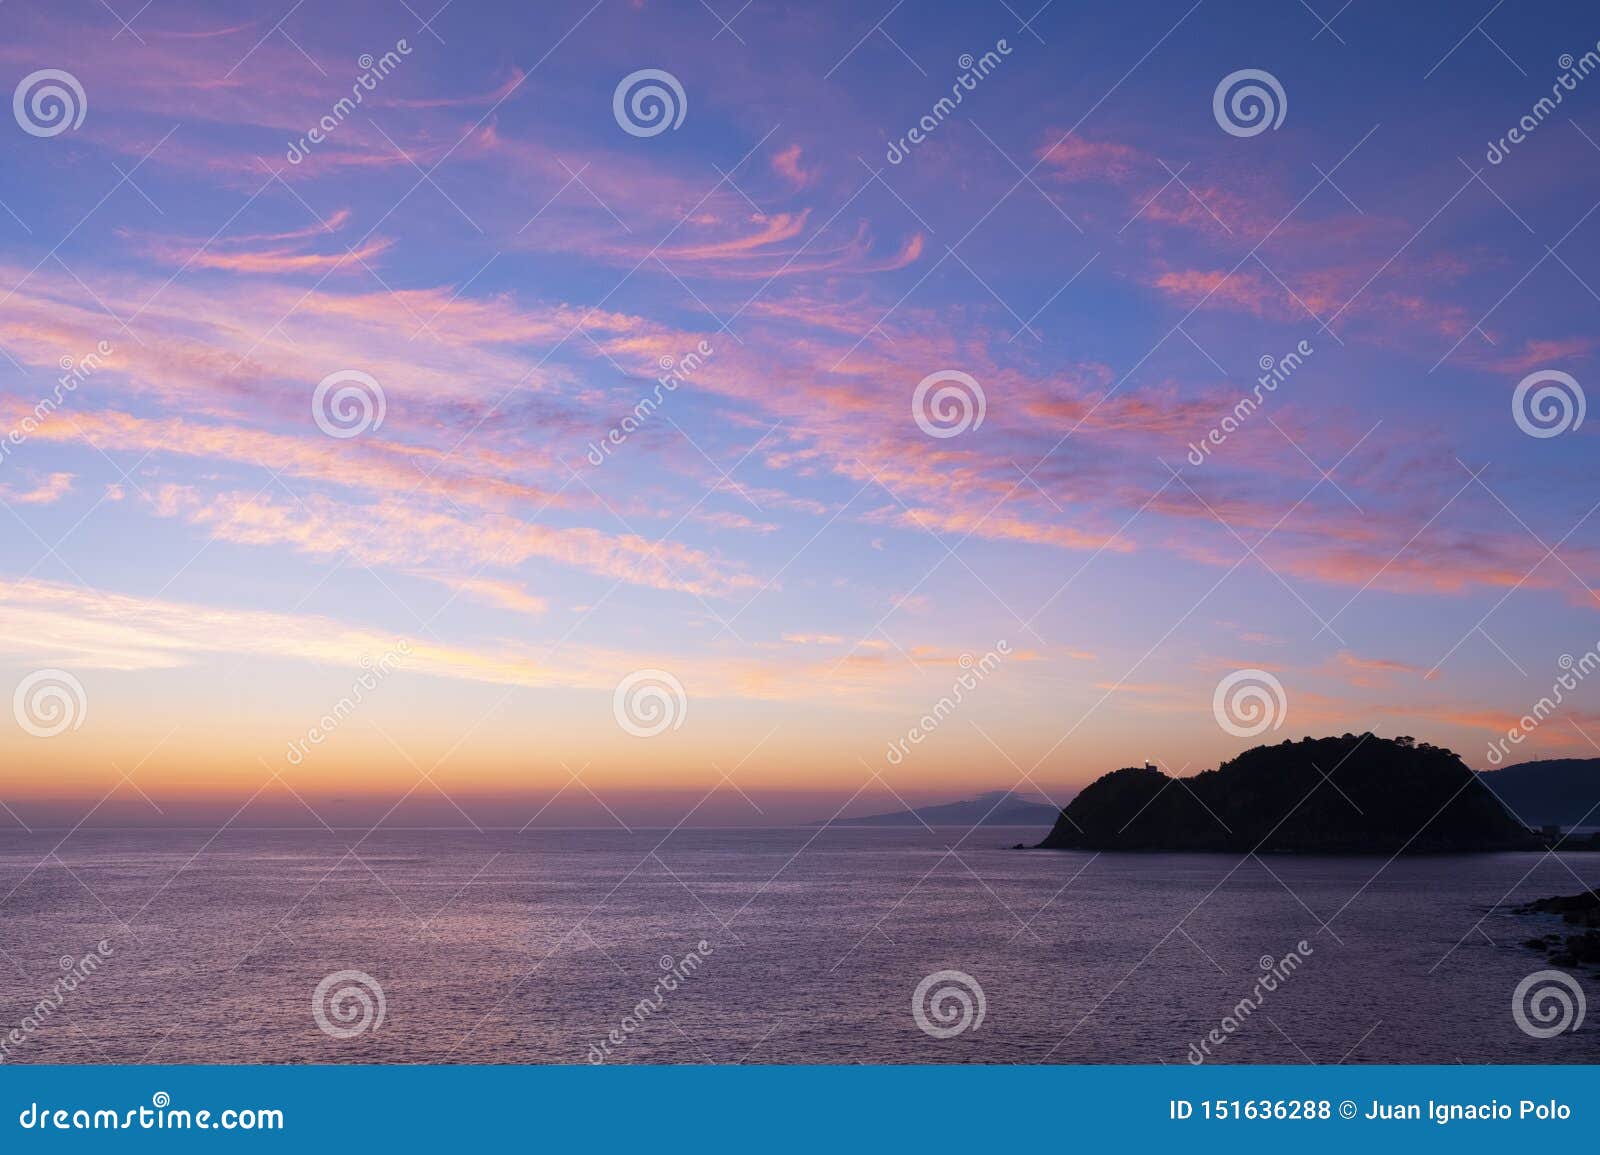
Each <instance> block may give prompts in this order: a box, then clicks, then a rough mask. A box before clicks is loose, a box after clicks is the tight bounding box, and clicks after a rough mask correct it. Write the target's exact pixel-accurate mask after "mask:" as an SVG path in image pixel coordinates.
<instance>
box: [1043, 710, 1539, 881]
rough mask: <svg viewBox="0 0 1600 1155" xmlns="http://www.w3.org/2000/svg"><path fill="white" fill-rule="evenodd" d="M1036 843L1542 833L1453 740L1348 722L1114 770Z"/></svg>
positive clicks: (1245, 843) (1347, 843) (1454, 841)
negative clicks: (1210, 765) (1170, 768)
mask: <svg viewBox="0 0 1600 1155" xmlns="http://www.w3.org/2000/svg"><path fill="white" fill-rule="evenodd" d="M1039 845H1040V847H1041V848H1044V849H1052V850H1168V851H1228V852H1236V853H1240V854H1247V853H1249V852H1251V851H1262V852H1300V853H1316V854H1398V853H1408V854H1423V853H1443V852H1451V851H1484V850H1538V849H1542V848H1543V845H1544V844H1543V842H1542V841H1541V840H1540V839H1539V838H1538V837H1536V836H1535V835H1534V834H1533V833H1532V832H1531V831H1530V830H1529V829H1528V828H1527V827H1526V826H1525V825H1523V824H1522V823H1521V822H1520V821H1518V820H1517V818H1516V817H1515V816H1513V815H1512V814H1511V813H1509V812H1508V811H1507V810H1506V808H1505V807H1504V806H1502V805H1501V804H1500V802H1499V801H1497V800H1496V798H1495V797H1494V795H1493V794H1492V793H1491V792H1490V791H1489V790H1487V789H1485V788H1484V787H1483V785H1482V784H1481V783H1479V782H1478V780H1477V775H1475V774H1474V773H1473V771H1471V770H1470V769H1468V768H1467V766H1466V765H1465V764H1464V763H1463V762H1462V761H1461V758H1460V757H1459V756H1458V755H1457V754H1455V753H1454V752H1453V751H1450V750H1446V749H1444V748H1443V747H1440V746H1430V745H1429V744H1427V743H1426V742H1424V743H1421V744H1417V743H1416V742H1414V741H1413V740H1412V739H1410V738H1396V739H1388V738H1379V737H1376V736H1374V735H1372V734H1361V735H1356V734H1345V735H1343V736H1342V737H1337V738H1306V739H1303V740H1302V741H1299V742H1283V743H1281V744H1279V745H1276V746H1257V747H1256V748H1255V749H1252V750H1247V751H1245V752H1244V753H1243V754H1240V755H1239V756H1238V757H1237V758H1234V759H1233V760H1232V761H1229V762H1224V763H1223V764H1222V765H1221V766H1219V767H1217V768H1216V769H1215V770H1207V771H1204V772H1202V773H1200V774H1195V775H1193V776H1191V777H1188V778H1174V777H1173V776H1171V775H1169V774H1166V773H1163V772H1162V771H1161V770H1159V769H1157V768H1156V767H1154V766H1143V767H1127V768H1125V769H1122V770H1113V771H1112V772H1111V773H1109V774H1106V775H1104V776H1102V777H1101V778H1099V779H1097V780H1096V781H1095V782H1093V783H1091V784H1090V785H1089V786H1088V787H1086V788H1085V789H1084V790H1083V792H1082V793H1080V794H1079V795H1078V796H1077V797H1076V798H1074V799H1073V800H1072V802H1071V803H1069V804H1068V805H1067V807H1066V809H1065V810H1063V811H1062V813H1061V817H1060V818H1058V819H1057V820H1056V824H1055V826H1054V828H1053V829H1052V830H1051V831H1050V834H1049V836H1048V837H1046V838H1045V840H1044V841H1043V842H1042V843H1040V844H1039Z"/></svg>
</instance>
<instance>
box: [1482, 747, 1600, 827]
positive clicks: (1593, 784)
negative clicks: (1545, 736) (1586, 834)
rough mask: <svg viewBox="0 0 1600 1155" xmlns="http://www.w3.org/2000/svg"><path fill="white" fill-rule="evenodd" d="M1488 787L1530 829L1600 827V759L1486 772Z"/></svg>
mask: <svg viewBox="0 0 1600 1155" xmlns="http://www.w3.org/2000/svg"><path fill="white" fill-rule="evenodd" d="M1483 781H1484V785H1486V786H1488V787H1489V788H1490V789H1491V790H1493V791H1494V792H1495V793H1496V794H1497V795H1499V796H1500V800H1501V801H1502V802H1504V803H1505V804H1506V805H1507V806H1509V807H1511V809H1512V811H1513V812H1514V813H1515V814H1516V816H1517V817H1518V818H1520V819H1522V820H1523V821H1524V822H1526V823H1528V824H1529V825H1531V826H1543V825H1545V824H1547V823H1550V824H1555V825H1559V826H1576V825H1578V824H1579V823H1582V824H1583V825H1585V826H1600V805H1597V804H1600V758H1553V759H1550V760H1549V761H1545V762H1520V763H1518V764H1517V765H1515V766H1503V767H1501V768H1500V769H1499V770H1485V771H1483Z"/></svg>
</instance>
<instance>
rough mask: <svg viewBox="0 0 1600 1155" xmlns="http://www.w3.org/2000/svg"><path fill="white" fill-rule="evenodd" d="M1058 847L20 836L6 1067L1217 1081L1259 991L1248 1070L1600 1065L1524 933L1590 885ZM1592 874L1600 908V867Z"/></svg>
mask: <svg viewBox="0 0 1600 1155" xmlns="http://www.w3.org/2000/svg"><path fill="white" fill-rule="evenodd" d="M1041 834H1042V831H1037V830H1008V829H1002V830H995V829H988V830H980V831H978V832H976V833H972V834H970V835H969V834H967V832H965V831H956V830H951V831H938V832H929V831H927V830H924V829H920V828H918V829H915V830H860V829H857V830H828V831H824V832H821V833H818V832H816V831H812V830H795V829H785V830H761V831H712V830H680V831H677V832H675V833H672V834H670V836H669V835H668V834H667V832H665V831H638V832H635V833H631V834H629V833H623V832H620V831H570V830H569V831H538V832H529V833H526V834H517V833H512V832H487V833H477V832H473V831H465V832H460V831H393V832H383V831H380V832H378V833H375V834H372V835H370V836H368V837H366V838H365V839H364V840H362V841H360V842H359V844H357V840H358V839H361V838H362V833H361V832H350V833H344V832H340V833H337V834H335V833H329V832H327V831H318V832H312V831H237V832H227V833H224V834H222V835H221V836H219V837H213V834H212V832H210V831H193V832H183V831H179V832H173V831H162V832H128V831H87V830H80V831H78V832H76V833H73V834H72V835H71V836H70V837H68V838H67V839H66V840H65V842H63V843H61V845H60V846H59V848H58V849H55V850H54V853H52V848H53V847H55V846H56V844H57V843H58V842H60V840H61V839H62V833H61V832H36V833H34V834H31V835H24V834H20V833H11V834H7V835H4V836H3V837H0V895H7V894H8V895H9V897H6V898H5V901H4V903H3V904H0V949H3V952H4V953H3V957H0V1036H4V1035H6V1034H7V1032H8V1031H9V1030H11V1029H12V1028H19V1029H20V1032H21V1037H22V1041H21V1042H20V1043H15V1044H14V1045H11V1046H9V1047H8V1048H7V1050H6V1052H5V1061H7V1062H141V1061H145V1062H167V1063H171V1062H179V1063H189V1062H269V1063H301V1062H381V1063H422V1062H518V1063H523V1062H531V1063H581V1062H584V1061H586V1059H588V1058H590V1057H593V1056H595V1055H597V1054H604V1053H605V1051H604V1050H601V1051H597V1050H596V1049H595V1048H597V1047H602V1046H604V1047H605V1049H608V1050H609V1054H608V1055H606V1058H607V1061H609V1062H655V1063H660V1062H674V1063H678V1062H716V1063H734V1062H740V1061H749V1062H766V1063H797V1062H799V1063H821V1062H987V1063H1011V1062H1077V1063H1083V1062H1095V1063H1104V1062H1117V1063H1127V1062H1151V1063H1155V1062H1165V1063H1183V1062H1185V1061H1186V1060H1187V1056H1188V1055H1189V1054H1190V1045H1191V1044H1193V1043H1198V1042H1199V1041H1200V1040H1201V1039H1202V1038H1203V1037H1204V1036H1205V1035H1207V1034H1208V1032H1210V1031H1212V1030H1213V1029H1219V1030H1222V1029H1223V1028H1222V1025H1221V1024H1222V1021H1223V1019H1224V1016H1228V1015H1231V1014H1232V1013H1233V1011H1234V1009H1235V1008H1236V1007H1237V1004H1238V1003H1239V1002H1240V1000H1241V999H1244V998H1246V997H1254V998H1256V999H1257V1005H1256V1006H1254V1008H1253V1009H1252V1010H1251V1012H1250V1013H1249V1014H1248V1015H1246V1016H1245V1017H1244V1020H1243V1021H1242V1022H1237V1023H1236V1027H1237V1029H1236V1030H1233V1031H1231V1032H1227V1031H1224V1032H1223V1033H1224V1037H1225V1038H1226V1040H1227V1041H1226V1042H1225V1043H1224V1044H1222V1045H1221V1046H1213V1048H1212V1050H1213V1053H1214V1056H1215V1061H1222V1062H1253V1063H1265V1062H1273V1063H1283V1062H1306V1061H1313V1062H1317V1063H1336V1062H1339V1061H1341V1060H1348V1061H1350V1062H1369V1063H1370V1062H1441V1063H1448V1062H1467V1063H1481V1062H1490V1061H1493V1062H1555V1063H1568V1062H1587V1063H1593V1062H1600V1022H1597V1021H1595V1018H1594V1016H1600V1005H1596V1006H1595V1007H1593V1008H1591V1011H1592V1015H1591V1018H1590V1020H1589V1021H1587V1022H1585V1023H1584V1024H1583V1026H1582V1028H1581V1029H1579V1030H1576V1031H1573V1032H1569V1033H1564V1034H1561V1035H1559V1036H1557V1037H1554V1038H1550V1039H1536V1038H1531V1037H1529V1036H1528V1035H1527V1034H1525V1033H1524V1032H1523V1031H1522V1030H1521V1029H1520V1028H1519V1027H1518V1025H1517V1022H1516V1021H1515V1019H1514V1018H1513V1014H1512V995H1513V991H1514V989H1515V988H1516V986H1517V984H1518V982H1519V980H1521V979H1522V978H1523V977H1524V976H1526V975H1528V974H1530V973H1531V972H1534V971H1537V970H1540V969H1542V968H1543V967H1545V966H1546V965H1547V964H1546V963H1545V962H1544V961H1543V956H1540V955H1538V954H1535V953H1534V952H1532V951H1530V950H1527V949H1526V948H1524V947H1522V946H1521V945H1520V943H1521V942H1522V940H1524V939H1526V938H1528V937H1529V936H1530V935H1532V934H1535V933H1539V932H1540V931H1544V930H1549V929H1554V928H1555V927H1557V926H1559V923H1557V922H1555V921H1554V920H1549V919H1542V918H1529V917H1525V916H1517V915H1513V914H1511V913H1510V911H1509V910H1508V909H1507V908H1508V906H1509V905H1510V903H1512V902H1518V901H1525V900H1527V899H1529V898H1533V897H1538V896H1542V895H1549V894H1562V893H1566V894H1570V893H1574V892H1575V891H1577V890H1578V889H1579V881H1578V878H1576V877H1574V875H1573V873H1572V872H1571V871H1569V869H1568V868H1567V865H1563V864H1562V863H1561V862H1558V861H1555V860H1553V859H1544V858H1542V857H1541V856H1539V855H1529V854H1505V855H1481V856H1464V857H1448V858H1423V859H1402V860H1397V861H1394V862H1392V863H1388V864H1385V862H1384V861H1383V860H1382V859H1375V858H1291V857H1264V858H1261V859H1254V858H1251V859H1246V860H1244V861H1243V862H1240V861H1239V860H1238V859H1237V858H1235V857H1231V856H1225V855H1156V854H1150V855H1101V856H1098V857H1096V856H1093V855H1090V854H1082V853H1053V852H1043V851H1037V852H1026V853H1025V852H1019V851H1013V850H1008V849H1005V847H1006V846H1009V845H1010V844H1012V843H1015V842H1018V841H1029V842H1031V841H1035V840H1037V838H1038V837H1039V836H1040V835H1041ZM352 847H354V851H353V852H352V849H351V848H352ZM1565 858H1566V863H1567V864H1568V865H1570V866H1571V867H1572V870H1575V871H1577V872H1578V874H1579V875H1581V876H1582V877H1583V879H1584V880H1585V881H1587V882H1590V883H1595V882H1600V857H1596V856H1592V855H1584V854H1571V855H1567V856H1565ZM101 940H105V941H106V944H107V947H108V949H109V950H110V952H111V953H110V957H109V958H105V959H104V960H103V962H101V963H100V965H99V966H98V969H95V970H94V971H93V973H91V974H87V975H86V976H85V977H83V978H82V979H81V981H77V982H76V989H75V990H71V991H67V992H65V993H64V994H63V995H62V996H61V998H60V1006H59V1007H58V1008H55V1007H52V1009H51V1010H50V1012H49V1013H48V1014H46V1015H45V1016H44V1018H43V1021H42V1022H38V1023H37V1024H36V1026H37V1029H33V1028H32V1027H30V1026H29V1025H28V1024H27V1023H25V1022H24V1020H25V1019H28V1018H29V1016H34V1015H35V1014H36V1007H37V1004H38V1003H39V1002H40V1000H41V999H46V998H48V997H49V996H50V994H51V991H52V990H53V989H55V987H56V984H57V982H58V979H60V978H61V977H62V976H64V975H67V974H68V973H69V972H68V971H66V970H64V969H63V968H62V965H61V964H62V962H63V961H65V962H68V963H73V964H74V965H75V966H76V962H75V960H80V959H81V958H82V956H83V955H84V954H86V953H87V952H90V951H93V950H95V944H96V943H98V942H100V941H101ZM1302 941H1304V942H1305V943H1306V945H1307V946H1308V947H1309V948H1310V950H1309V951H1303V952H1302V951H1301V948H1300V947H1299V944H1300V943H1301V942H1302ZM702 943H704V944H705V946H704V947H702V946H701V944H702ZM1291 951H1295V952H1297V953H1301V956H1302V957H1301V960H1300V962H1299V964H1298V968H1297V969H1295V970H1294V971H1293V973H1292V974H1290V975H1289V976H1288V977H1287V978H1286V979H1284V980H1282V981H1275V982H1274V984H1273V985H1275V986H1276V988H1277V989H1276V990H1271V991H1260V990H1258V988H1257V981H1258V979H1259V978H1260V976H1262V975H1263V974H1264V973H1265V972H1264V971H1263V969H1262V965H1261V964H1262V962H1263V961H1266V962H1269V963H1273V964H1277V963H1278V962H1279V961H1280V960H1282V959H1283V958H1284V957H1285V956H1287V955H1288V954H1289V952H1291ZM691 955H692V956H694V957H693V959H692V962H691V963H690V964H689V965H685V961H684V960H685V959H686V957H687V956H691ZM663 964H665V965H666V968H667V969H664V966H663ZM340 971H359V972H362V974H363V975H365V976H370V979H371V980H372V984H373V987H374V988H381V990H382V1010H383V1018H382V1022H381V1024H380V1025H376V1026H375V1028H374V1027H372V1026H369V1027H368V1029H366V1030H364V1031H362V1032H361V1033H359V1034H356V1035H354V1036H353V1037H349V1038H339V1037H334V1036H333V1035H330V1034H329V1033H327V1032H325V1031H324V1030H322V1029H321V1028H320V1027H319V1025H318V1022H317V1020H316V1017H315V1016H314V1015H313V992H314V991H315V989H316V988H317V986H318V984H319V983H320V982H321V981H322V980H323V979H324V978H325V977H326V976H329V975H330V974H334V973H335V972H340ZM938 971H959V972H962V974H963V975H964V976H970V985H969V984H968V981H967V979H965V978H960V979H943V980H937V981H936V982H935V983H934V984H933V985H934V987H935V988H936V989H937V988H939V987H948V986H951V985H952V984H954V985H955V986H959V987H960V988H961V990H962V992H963V993H964V994H965V997H966V998H967V1000H968V1003H969V1005H970V1006H971V1008H972V1010H971V1014H970V1016H969V1017H970V1018H971V1019H973V1020H975V1019H976V1018H977V1011H978V1008H979V1006H980V1002H981V1008H982V1021H981V1023H974V1024H972V1025H970V1026H969V1027H968V1029H966V1030H964V1031H962V1032H961V1033H959V1034H955V1035H953V1036H951V1037H946V1038H936V1037H933V1036H932V1035H930V1034H929V1033H928V1032H926V1031H924V1030H923V1029H922V1028H921V1027H920V1026H919V1025H918V1023H917V1021H916V1020H915V1018H914V1017H913V1014H912V1001H913V993H914V991H915V990H916V989H917V987H918V985H919V984H920V983H922V981H923V980H924V979H925V978H926V977H927V976H929V975H930V974H933V973H934V972H938ZM669 976H671V978H672V982H671V984H669V985H671V986H674V987H675V988H676V989H672V990H667V989H658V984H660V983H662V981H663V980H664V979H666V978H667V977H669ZM1578 978H1579V979H1580V981H1581V983H1582V984H1583V985H1584V986H1585V987H1586V988H1587V992H1588V995H1589V996H1590V997H1591V998H1600V978H1597V976H1596V975H1595V974H1594V972H1593V971H1592V970H1591V971H1589V972H1588V973H1582V974H1579V976H1578ZM352 983H354V984H355V985H356V986H359V987H360V988H361V990H362V991H363V993H366V994H367V997H368V999H369V1001H370V1002H371V1011H372V1014H371V1017H372V1018H373V1019H375V1018H376V1012H377V1009H378V1008H377V1001H376V991H375V989H372V988H369V987H368V986H367V984H366V982H365V980H364V979H344V980H338V981H336V982H335V983H334V984H333V986H334V988H335V989H337V988H339V987H341V986H350V985H351V984H352ZM978 990H981V992H982V994H981V1000H980V999H979V997H978V994H977V992H978ZM641 1002H645V1003H646V1004H647V1005H646V1007H644V1008H643V1009H641V1008H640V1006H639V1004H640V1003H641ZM343 1005H344V1007H345V1009H346V1010H349V1011H357V1010H359V1007H360V1004H359V1002H358V1001H356V1000H353V999H352V1000H348V1001H346V1002H345V1003H344V1004H343ZM942 1005H943V1006H944V1007H945V1008H946V1009H947V1010H950V1011H953V1012H955V1011H959V1009H960V1003H959V1000H958V999H951V1000H946V1001H945V1002H944V1003H943V1004H942ZM324 1017H325V1018H326V1019H327V1020H328V1021H329V1022H330V1025H331V1026H333V1027H334V1028H335V1029H336V1030H343V1029H346V1027H345V1024H342V1023H341V1022H340V1021H339V1019H338V1018H337V1016H336V1015H335V1016H333V1017H329V1016H328V1015H326V1014H325V1015H324ZM925 1018H927V1021H928V1022H929V1024H930V1025H931V1026H933V1027H936V1028H937V1027H939V1026H941V1020H939V1019H937V1018H936V1017H929V1016H925ZM359 1021H360V1016H359V1015H356V1016H355V1018H354V1019H353V1020H352V1021H351V1022H350V1024H349V1026H350V1027H354V1026H358V1025H359ZM953 1024H954V1025H959V1024H960V1017H959V1015H957V1017H956V1018H955V1019H954V1020H953ZM608 1036H609V1038H608ZM613 1039H620V1040H621V1041H620V1042H614V1041H612V1040H613Z"/></svg>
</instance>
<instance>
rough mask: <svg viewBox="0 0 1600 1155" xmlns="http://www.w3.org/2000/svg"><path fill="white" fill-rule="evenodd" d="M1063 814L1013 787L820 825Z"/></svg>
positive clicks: (1013, 821) (991, 820)
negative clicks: (971, 797) (931, 804)
mask: <svg viewBox="0 0 1600 1155" xmlns="http://www.w3.org/2000/svg"><path fill="white" fill-rule="evenodd" d="M1060 816H1061V810H1060V808H1059V807H1056V806H1052V805H1050V804H1049V803H1047V802H1039V801H1036V800H1035V799H1034V798H1033V797H1032V796H1031V795H1026V794H1017V793H1014V792H1013V791H1010V790H990V791H988V792H987V793H985V794H980V795H978V796H977V797H976V798H973V799H969V800H968V801H965V802H946V803H943V804H941V805H937V806H919V807H918V808H916V809H915V810H897V811H895V812H893V813H891V814H866V815H862V816H861V817H859V818H835V819H832V820H831V821H828V822H819V823H817V825H818V826H922V825H928V826H1048V825H1050V824H1051V823H1053V822H1054V821H1055V820H1056V819H1057V818H1059V817H1060Z"/></svg>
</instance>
